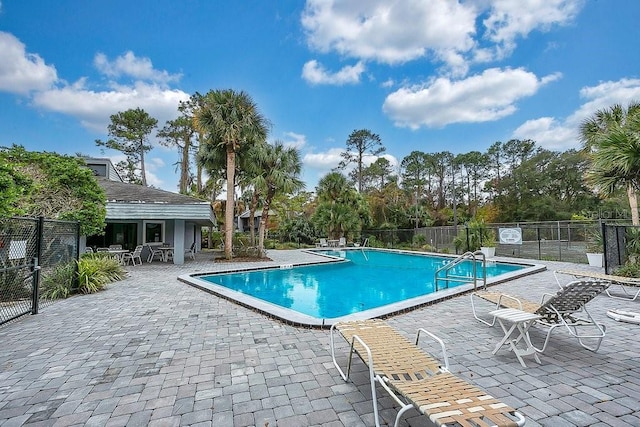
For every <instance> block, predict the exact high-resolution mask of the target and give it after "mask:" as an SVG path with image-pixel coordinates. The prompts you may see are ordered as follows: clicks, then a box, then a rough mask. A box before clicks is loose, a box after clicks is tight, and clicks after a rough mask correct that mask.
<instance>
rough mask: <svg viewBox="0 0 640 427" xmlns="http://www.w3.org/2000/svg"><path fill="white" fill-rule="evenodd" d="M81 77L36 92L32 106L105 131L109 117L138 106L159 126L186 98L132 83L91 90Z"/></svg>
mask: <svg viewBox="0 0 640 427" xmlns="http://www.w3.org/2000/svg"><path fill="white" fill-rule="evenodd" d="M85 84H86V81H85V79H81V80H79V81H78V82H76V83H74V84H72V85H68V86H64V87H61V88H55V89H50V90H46V91H42V92H38V93H36V94H35V95H34V97H33V103H34V105H36V106H38V107H40V108H44V109H46V110H49V111H54V112H57V113H62V114H66V115H69V116H73V117H76V118H77V119H78V120H80V122H81V123H82V125H83V126H85V127H87V128H89V129H92V130H94V131H97V132H101V133H105V132H106V129H107V125H108V124H109V121H110V116H111V115H112V114H116V113H117V112H119V111H126V110H128V109H130V108H142V109H143V110H145V111H146V112H147V113H149V115H151V116H152V117H154V118H156V119H157V120H158V123H159V125H160V126H162V125H163V123H164V122H165V121H166V120H169V119H173V118H175V117H176V116H177V115H178V110H177V108H178V104H179V102H180V101H185V100H187V99H188V98H189V94H187V93H185V92H183V91H181V90H171V89H166V88H163V87H160V86H158V85H154V84H145V83H140V82H138V83H136V84H135V85H133V86H117V87H116V89H112V90H104V91H94V90H90V89H87V88H86V87H85Z"/></svg>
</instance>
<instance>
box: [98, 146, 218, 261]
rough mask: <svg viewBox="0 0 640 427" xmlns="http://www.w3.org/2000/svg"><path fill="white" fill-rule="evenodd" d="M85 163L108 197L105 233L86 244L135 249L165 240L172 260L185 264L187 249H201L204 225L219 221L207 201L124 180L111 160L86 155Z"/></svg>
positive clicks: (158, 243) (207, 225)
mask: <svg viewBox="0 0 640 427" xmlns="http://www.w3.org/2000/svg"><path fill="white" fill-rule="evenodd" d="M85 162H86V163H87V166H88V167H89V168H90V169H92V170H93V172H94V174H95V175H96V178H97V179H98V184H99V185H100V187H101V188H102V189H103V190H104V191H105V193H106V196H107V216H106V222H107V227H106V229H105V234H104V235H103V236H88V237H86V240H85V245H86V246H93V247H96V246H97V247H107V246H109V245H112V244H119V245H122V246H123V248H126V249H133V248H135V246H136V245H160V244H162V243H165V244H168V245H169V246H172V247H174V248H175V251H174V257H173V262H174V263H175V264H182V263H184V252H185V251H184V249H189V248H190V247H191V246H192V244H193V243H195V250H196V252H197V251H199V250H200V248H201V242H202V227H209V226H212V225H215V224H216V221H215V214H214V212H213V209H212V208H211V204H210V203H209V202H207V201H203V200H200V199H196V198H194V197H191V196H185V195H183V194H177V193H172V192H170V191H164V190H159V189H156V188H150V187H143V186H141V185H136V184H129V183H125V182H123V181H122V178H121V177H120V175H119V174H118V172H117V171H116V169H115V168H114V167H113V164H112V163H111V161H110V160H109V159H95V158H86V159H85ZM145 249H146V248H145ZM143 259H144V254H143Z"/></svg>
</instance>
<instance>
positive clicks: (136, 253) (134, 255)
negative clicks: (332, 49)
mask: <svg viewBox="0 0 640 427" xmlns="http://www.w3.org/2000/svg"><path fill="white" fill-rule="evenodd" d="M143 247H144V246H142V245H138V246H136V248H135V249H134V250H133V252H129V253H126V254H124V255H123V257H122V263H123V264H129V261H131V262H132V263H133V265H136V260H138V261H140V265H142V257H141V255H142V248H143Z"/></svg>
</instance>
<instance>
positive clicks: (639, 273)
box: [614, 262, 640, 277]
mask: <svg viewBox="0 0 640 427" xmlns="http://www.w3.org/2000/svg"><path fill="white" fill-rule="evenodd" d="M614 274H615V275H616V276H623V277H640V264H638V263H635V262H627V263H626V264H625V265H623V266H621V267H619V268H617V269H616V271H615V272H614Z"/></svg>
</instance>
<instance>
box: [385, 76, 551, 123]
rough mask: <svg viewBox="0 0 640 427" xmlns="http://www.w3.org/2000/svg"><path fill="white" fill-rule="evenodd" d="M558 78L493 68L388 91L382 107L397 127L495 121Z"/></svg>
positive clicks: (511, 111) (513, 110)
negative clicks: (469, 75) (451, 78)
mask: <svg viewBox="0 0 640 427" xmlns="http://www.w3.org/2000/svg"><path fill="white" fill-rule="evenodd" d="M558 78H560V75H559V74H552V75H549V76H546V77H543V78H542V79H538V77H537V76H536V75H535V74H533V73H531V72H528V71H526V70H524V69H522V68H517V69H510V68H507V69H498V68H491V69H488V70H485V71H484V72H483V73H482V74H478V75H475V76H471V77H468V78H466V79H462V80H450V79H448V78H445V77H441V78H437V79H434V80H432V81H430V82H428V83H427V84H425V85H422V86H415V87H403V88H401V89H399V90H397V91H395V92H393V93H391V94H389V95H388V96H387V98H386V100H385V102H384V104H383V107H382V108H383V111H384V112H385V114H387V115H388V116H389V117H391V118H392V119H393V120H394V122H395V124H396V125H397V126H402V127H409V128H411V129H418V128H419V127H421V126H427V127H442V126H446V125H448V124H451V123H474V122H487V121H493V120H498V119H500V118H503V117H506V116H508V115H510V114H513V112H515V111H516V105H515V103H516V102H517V101H518V100H520V99H522V98H524V97H528V96H531V95H533V94H535V93H536V92H537V91H538V90H539V89H540V88H541V87H542V86H544V85H545V84H547V83H549V82H552V81H554V80H557V79H558Z"/></svg>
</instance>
